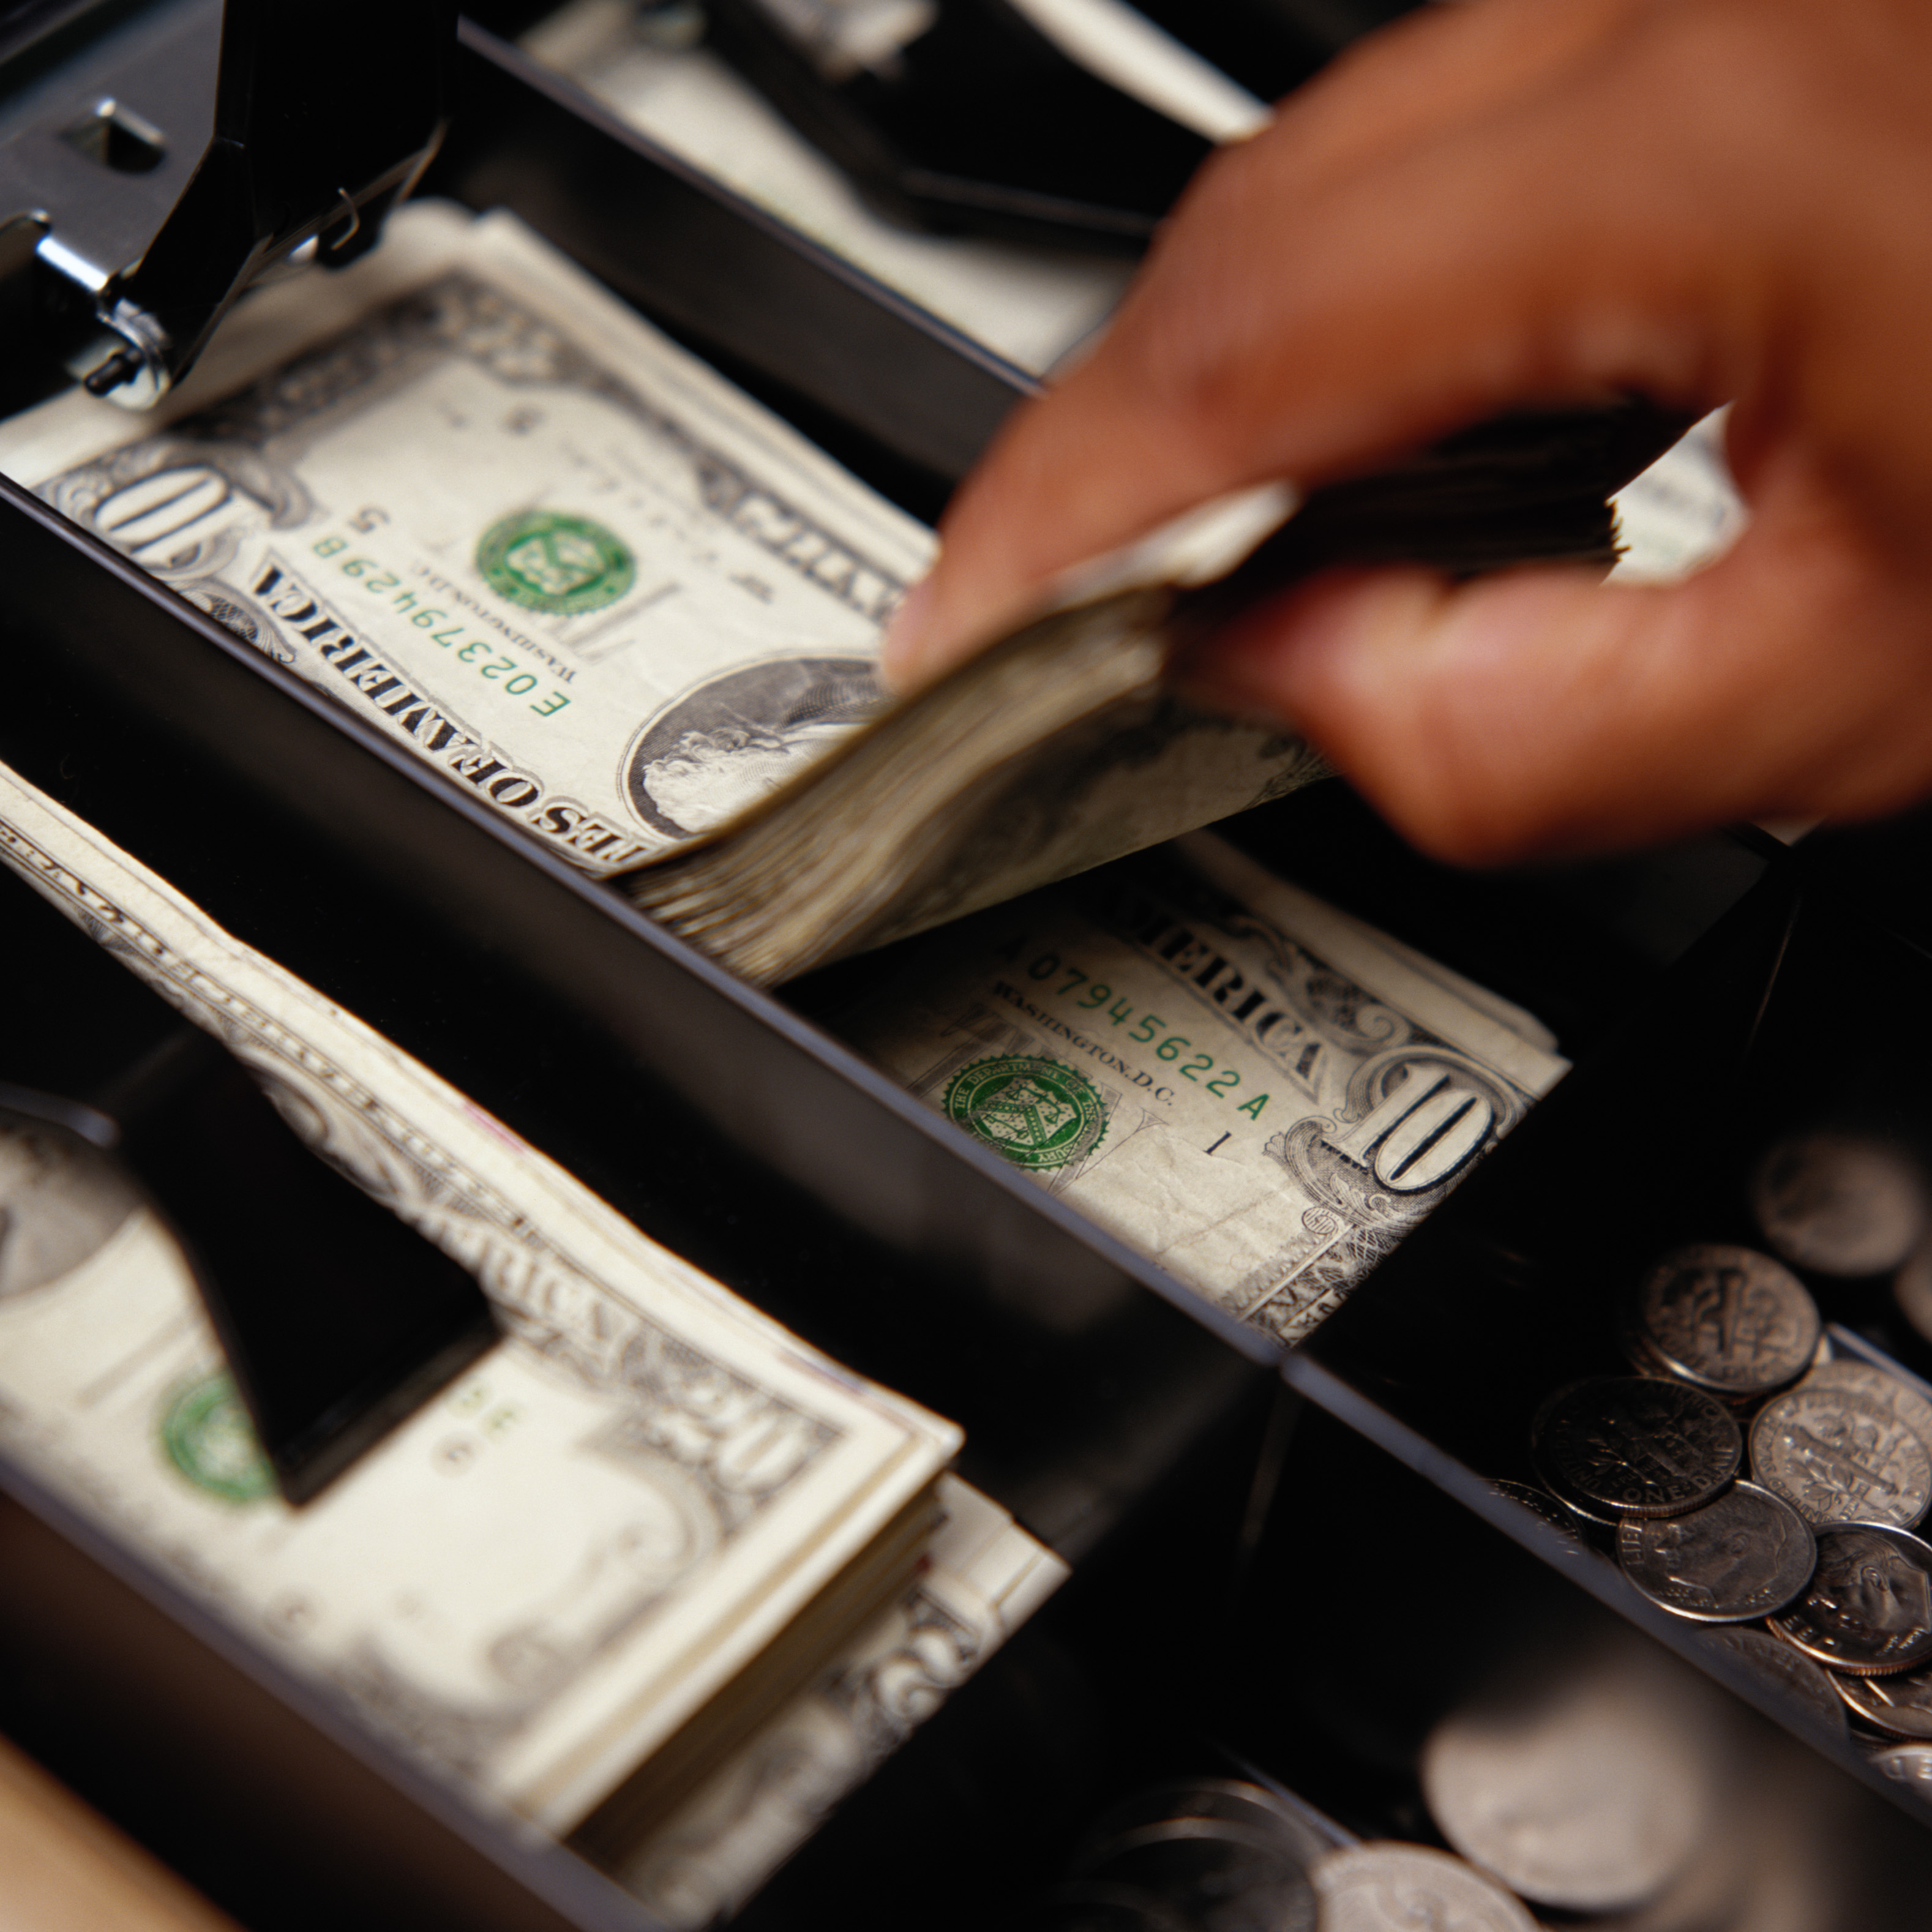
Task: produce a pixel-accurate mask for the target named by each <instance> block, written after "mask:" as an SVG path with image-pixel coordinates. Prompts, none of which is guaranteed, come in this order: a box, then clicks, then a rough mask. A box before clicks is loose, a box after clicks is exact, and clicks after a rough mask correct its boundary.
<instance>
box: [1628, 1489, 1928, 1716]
mask: <svg viewBox="0 0 1932 1932" xmlns="http://www.w3.org/2000/svg"><path fill="white" fill-rule="evenodd" d="M1817 1554H1818V1553H1817V1546H1816V1545H1815V1544H1814V1543H1813V1541H1812V1540H1811V1528H1810V1526H1809V1525H1808V1524H1807V1523H1806V1522H1805V1519H1804V1518H1803V1517H1802V1516H1800V1515H1799V1513H1798V1512H1797V1511H1796V1510H1795V1509H1793V1508H1792V1507H1791V1505H1790V1504H1789V1503H1788V1502H1786V1501H1785V1500H1784V1498H1783V1497H1781V1496H1773V1495H1772V1493H1771V1492H1770V1491H1769V1490H1763V1489H1760V1488H1759V1487H1758V1486H1757V1484H1755V1483H1733V1484H1732V1485H1731V1487H1730V1488H1729V1489H1727V1490H1725V1491H1724V1493H1723V1495H1721V1496H1718V1498H1717V1499H1715V1501H1713V1502H1708V1503H1706V1504H1704V1505H1703V1506H1702V1507H1701V1508H1698V1509H1694V1510H1687V1511H1685V1513H1684V1514H1683V1515H1682V1516H1673V1517H1625V1519H1624V1522H1623V1525H1622V1528H1621V1529H1619V1532H1618V1533H1617V1560H1618V1562H1619V1563H1621V1564H1622V1565H1623V1572H1624V1574H1625V1576H1626V1577H1628V1578H1629V1579H1630V1580H1631V1582H1632V1583H1634V1584H1635V1585H1636V1586H1637V1588H1638V1589H1640V1590H1641V1591H1642V1592H1643V1594H1644V1595H1646V1597H1648V1598H1649V1599H1650V1600H1651V1601H1652V1603H1654V1604H1661V1605H1662V1606H1663V1607H1664V1609H1665V1610H1670V1611H1672V1612H1673V1613H1675V1614H1676V1615H1677V1616H1680V1617H1688V1618H1689V1619H1691V1621H1692V1622H1695V1623H1706V1624H1732V1623H1744V1622H1748V1620H1749V1619H1751V1618H1754V1617H1767V1616H1770V1615H1771V1614H1772V1612H1773V1611H1775V1610H1782V1609H1784V1607H1785V1605H1786V1604H1788V1603H1790V1601H1791V1600H1792V1598H1793V1597H1795V1596H1796V1595H1797V1594H1798V1593H1799V1591H1800V1590H1802V1589H1804V1587H1805V1585H1806V1584H1807V1583H1809V1582H1810V1581H1811V1570H1812V1566H1813V1565H1814V1563H1815V1562H1817ZM1927 1735H1928V1736H1932V1733H1927Z"/></svg>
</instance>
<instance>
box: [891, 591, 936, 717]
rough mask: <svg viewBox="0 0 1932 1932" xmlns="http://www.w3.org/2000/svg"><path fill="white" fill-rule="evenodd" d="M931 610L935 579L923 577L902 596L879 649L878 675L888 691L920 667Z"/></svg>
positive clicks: (896, 686) (908, 680)
mask: <svg viewBox="0 0 1932 1932" xmlns="http://www.w3.org/2000/svg"><path fill="white" fill-rule="evenodd" d="M931 615H932V577H930V576H926V577H921V578H920V579H919V581H918V582H917V583H915V584H914V585H913V587H912V588H911V589H910V590H908V591H907V592H906V594H905V595H904V596H903V597H901V598H900V599H899V601H898V608H897V609H896V610H894V611H893V613H892V618H891V620H890V621H889V622H888V623H887V624H886V634H885V639H884V641H883V643H882V644H881V645H880V650H879V675H880V677H881V678H883V679H884V680H885V683H886V688H887V689H888V690H896V689H897V688H898V687H899V686H901V685H904V684H905V683H907V682H910V679H911V678H912V676H913V673H915V672H916V670H918V668H919V657H920V650H919V646H920V645H921V644H922V643H923V642H924V634H925V631H926V622H927V619H929V616H931Z"/></svg>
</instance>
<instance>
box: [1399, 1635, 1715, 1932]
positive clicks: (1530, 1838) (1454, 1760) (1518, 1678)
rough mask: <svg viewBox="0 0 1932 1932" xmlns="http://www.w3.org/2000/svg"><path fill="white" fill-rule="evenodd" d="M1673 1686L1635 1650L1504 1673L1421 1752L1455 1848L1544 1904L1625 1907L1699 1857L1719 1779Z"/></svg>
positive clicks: (1427, 1782) (1438, 1813)
mask: <svg viewBox="0 0 1932 1932" xmlns="http://www.w3.org/2000/svg"><path fill="white" fill-rule="evenodd" d="M1681 1692H1682V1684H1681V1682H1680V1681H1679V1679H1677V1678H1676V1677H1675V1676H1670V1675H1669V1674H1667V1673H1660V1672H1658V1670H1656V1667H1655V1664H1654V1663H1653V1662H1652V1660H1651V1659H1649V1658H1646V1657H1645V1656H1643V1655H1642V1654H1640V1653H1633V1652H1616V1651H1613V1652H1607V1653H1605V1654H1603V1655H1595V1656H1592V1658H1589V1660H1587V1663H1586V1667H1585V1668H1583V1669H1581V1670H1575V1671H1569V1672H1561V1673H1556V1672H1545V1673H1537V1672H1535V1671H1534V1670H1532V1672H1531V1673H1529V1674H1528V1675H1524V1674H1522V1673H1520V1672H1519V1671H1517V1670H1509V1671H1506V1672H1505V1673H1504V1675H1503V1676H1501V1677H1500V1678H1498V1679H1495V1680H1493V1682H1490V1684H1489V1685H1487V1687H1486V1688H1484V1689H1482V1690H1480V1691H1478V1693H1477V1694H1475V1696H1474V1697H1472V1698H1471V1699H1469V1700H1467V1701H1466V1702H1465V1703H1463V1704H1462V1705H1460V1706H1459V1707H1458V1708H1457V1709H1454V1710H1453V1711H1451V1712H1450V1713H1449V1714H1448V1715H1447V1716H1446V1717H1445V1718H1442V1720H1441V1721H1439V1723H1438V1724H1436V1727H1434V1729H1433V1730H1431V1732H1430V1734H1429V1736H1428V1739H1427V1741H1426V1742H1425V1743H1424V1745H1423V1748H1422V1755H1421V1763H1420V1767H1419V1769H1420V1771H1421V1780H1422V1793H1423V1796H1424V1799H1426V1800H1427V1803H1428V1805H1429V1811H1430V1817H1433V1819H1434V1820H1435V1821H1436V1826H1437V1829H1439V1830H1440V1831H1441V1832H1442V1835H1443V1836H1444V1837H1445V1838H1447V1839H1448V1841H1449V1843H1450V1844H1451V1846H1452V1847H1453V1848H1454V1849H1455V1850H1457V1851H1458V1852H1460V1853H1461V1854H1462V1855H1463V1857H1464V1858H1467V1859H1469V1861H1470V1862H1471V1863H1472V1864H1475V1865H1476V1866H1478V1867H1479V1868H1480V1869H1481V1870H1483V1871H1484V1872H1486V1873H1488V1874H1489V1875H1490V1876H1491V1877H1493V1878H1496V1879H1501V1880H1502V1882H1503V1883H1504V1884H1505V1885H1508V1887H1509V1888H1511V1890H1512V1891H1515V1892H1517V1893H1518V1894H1520V1895H1521V1896H1522V1897H1525V1898H1526V1899H1529V1900H1532V1901H1534V1902H1535V1903H1538V1904H1540V1905H1551V1906H1560V1907H1562V1909H1565V1910H1568V1911H1572V1912H1621V1911H1625V1910H1629V1909H1634V1907H1636V1906H1640V1905H1641V1904H1643V1903H1644V1902H1645V1901H1646V1900H1648V1899H1651V1898H1653V1897H1656V1896H1657V1895H1658V1894H1659V1893H1660V1892H1661V1891H1664V1890H1665V1889H1666V1888H1667V1887H1669V1886H1670V1885H1671V1884H1672V1883H1673V1881H1674V1880H1675V1879H1676V1878H1677V1877H1678V1876H1679V1873H1682V1871H1683V1870H1684V1869H1685V1867H1686V1866H1687V1864H1688V1863H1689V1862H1690V1861H1691V1859H1692V1858H1694V1857H1695V1856H1696V1855H1697V1846H1698V1844H1699V1842H1700V1838H1701V1837H1702V1835H1703V1832H1704V1830H1705V1829H1706V1826H1707V1824H1708V1823H1709V1816H1710V1799H1711V1793H1712V1789H1713V1787H1714V1775H1713V1772H1712V1765H1711V1762H1710V1760H1709V1754H1708V1751H1707V1749H1706V1741H1705V1739H1704V1738H1703V1735H1702V1733H1701V1732H1700V1727H1699V1724H1698V1721H1697V1718H1696V1717H1695V1716H1687V1711H1686V1707H1685V1705H1684V1704H1683V1703H1682V1698H1681V1695H1680V1694H1681Z"/></svg>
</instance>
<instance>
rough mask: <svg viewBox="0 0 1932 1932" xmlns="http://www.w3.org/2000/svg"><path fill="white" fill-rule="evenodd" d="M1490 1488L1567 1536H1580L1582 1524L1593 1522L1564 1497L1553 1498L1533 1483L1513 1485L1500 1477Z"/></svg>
mask: <svg viewBox="0 0 1932 1932" xmlns="http://www.w3.org/2000/svg"><path fill="white" fill-rule="evenodd" d="M1490 1488H1491V1489H1493V1490H1495V1491H1496V1494H1497V1495H1498V1496H1507V1497H1508V1499H1510V1501H1511V1502H1513V1503H1515V1504H1517V1505H1520V1507H1521V1508H1524V1509H1526V1510H1528V1511H1529V1513H1530V1514H1531V1515H1532V1516H1534V1517H1541V1519H1542V1520H1543V1521H1544V1522H1545V1523H1547V1524H1549V1526H1550V1528H1551V1529H1556V1530H1561V1531H1562V1533H1563V1534H1564V1535H1565V1536H1568V1537H1577V1536H1580V1535H1581V1534H1582V1532H1581V1531H1580V1529H1579V1527H1578V1525H1579V1524H1580V1523H1583V1522H1588V1521H1589V1520H1591V1519H1589V1518H1588V1517H1585V1516H1584V1515H1583V1512H1582V1511H1580V1510H1577V1509H1575V1508H1572V1506H1571V1505H1570V1504H1568V1503H1566V1502H1565V1501H1564V1500H1563V1499H1562V1497H1560V1496H1552V1495H1551V1494H1550V1492H1549V1491H1548V1490H1539V1489H1538V1488H1537V1487H1536V1486H1535V1484H1533V1483H1512V1482H1508V1481H1505V1480H1504V1479H1503V1478H1500V1477H1499V1478H1496V1480H1495V1481H1493V1482H1492V1483H1491V1484H1490Z"/></svg>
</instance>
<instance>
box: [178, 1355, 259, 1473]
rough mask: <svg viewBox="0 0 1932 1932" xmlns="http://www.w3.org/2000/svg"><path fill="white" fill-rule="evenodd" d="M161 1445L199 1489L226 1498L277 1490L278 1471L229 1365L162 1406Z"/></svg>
mask: <svg viewBox="0 0 1932 1932" xmlns="http://www.w3.org/2000/svg"><path fill="white" fill-rule="evenodd" d="M160 1433H161V1447H162V1448H163V1449H164V1450H166V1451H167V1457H168V1460H169V1462H170V1463H172V1464H173V1465H174V1466H175V1468H176V1469H178V1470H179V1471H180V1472H181V1474H182V1475H184V1476H185V1477H186V1478H187V1479H188V1481H190V1483H192V1484H193V1485H194V1486H195V1487H196V1489H198V1490H205V1491H206V1492H207V1493H208V1495H210V1496H219V1497H220V1499H221V1500H222V1501H223V1502H225V1503H252V1502H259V1501H260V1499H261V1498H263V1496H272V1495H273V1494H274V1493H275V1472H274V1471H273V1470H272V1469H270V1468H269V1459H268V1458H267V1457H266V1456H264V1455H263V1454H262V1445H261V1444H260V1442H258V1441H257V1439H256V1436H255V1425H254V1424H253V1423H252V1422H251V1421H249V1420H248V1411H247V1410H246V1409H244V1408H243V1407H242V1398H241V1397H239V1395H237V1394H236V1392H235V1384H234V1382H233V1379H232V1378H231V1377H230V1376H229V1374H228V1373H227V1371H226V1370H222V1371H221V1372H220V1373H219V1374H217V1375H212V1376H203V1377H202V1379H201V1380H200V1381H199V1382H190V1383H189V1384H188V1385H187V1386H186V1387H185V1388H181V1389H178V1390H176V1391H175V1394H173V1396H172V1397H170V1399H169V1402H168V1405H167V1407H166V1409H163V1411H162V1412H161V1432H160Z"/></svg>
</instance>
